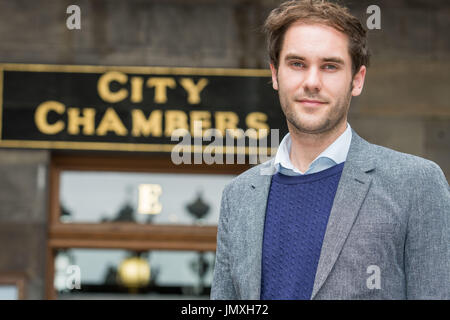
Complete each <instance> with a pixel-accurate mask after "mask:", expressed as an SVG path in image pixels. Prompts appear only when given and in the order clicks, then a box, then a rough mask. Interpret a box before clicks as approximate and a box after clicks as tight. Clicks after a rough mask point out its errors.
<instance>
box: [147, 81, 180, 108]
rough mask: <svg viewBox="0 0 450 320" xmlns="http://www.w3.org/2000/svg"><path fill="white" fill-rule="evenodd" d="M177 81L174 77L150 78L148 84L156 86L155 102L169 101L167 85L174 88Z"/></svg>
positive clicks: (151, 86)
mask: <svg viewBox="0 0 450 320" xmlns="http://www.w3.org/2000/svg"><path fill="white" fill-rule="evenodd" d="M176 85H177V84H176V82H175V80H174V79H173V78H148V80H147V86H148V87H150V88H153V87H154V88H155V97H154V101H155V103H166V102H167V87H169V88H171V89H174V88H175V87H176Z"/></svg>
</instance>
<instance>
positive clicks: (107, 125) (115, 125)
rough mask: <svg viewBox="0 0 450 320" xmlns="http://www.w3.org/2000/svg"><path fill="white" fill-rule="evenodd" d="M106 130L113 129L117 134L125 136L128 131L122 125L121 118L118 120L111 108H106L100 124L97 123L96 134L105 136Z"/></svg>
mask: <svg viewBox="0 0 450 320" xmlns="http://www.w3.org/2000/svg"><path fill="white" fill-rule="evenodd" d="M108 131H114V133H115V134H116V135H118V136H125V135H127V133H128V130H127V129H126V128H125V126H124V125H123V123H122V120H120V118H119V116H118V115H117V113H116V112H115V111H114V109H113V108H108V109H107V110H106V112H105V115H104V116H103V118H102V121H100V124H99V125H98V128H97V135H99V136H105V135H106V134H107V133H108Z"/></svg>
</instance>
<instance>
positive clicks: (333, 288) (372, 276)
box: [211, 131, 450, 299]
mask: <svg viewBox="0 0 450 320" xmlns="http://www.w3.org/2000/svg"><path fill="white" fill-rule="evenodd" d="M272 161H273V159H272V160H269V161H267V162H265V163H263V164H260V165H258V166H255V167H253V168H251V169H249V170H247V171H246V172H244V173H242V174H241V175H239V176H238V177H236V178H234V179H233V181H231V182H230V183H229V184H228V185H227V186H226V187H225V189H224V191H223V194H222V202H221V212H220V218H219V226H218V233H217V251H216V260H215V267H214V276H213V283H212V289H211V298H212V299H259V298H260V287H261V256H262V243H263V232H264V219H265V213H266V204H267V198H268V193H269V189H270V183H271V177H272V176H271V174H273V171H272V169H271V168H273V166H272ZM311 299H450V189H449V185H448V183H447V180H446V178H445V176H444V174H443V173H442V170H441V169H440V168H439V166H438V165H436V164H435V163H434V162H432V161H429V160H425V159H423V158H419V157H416V156H413V155H408V154H404V153H400V152H397V151H394V150H390V149H387V148H384V147H381V146H377V145H374V144H370V143H368V142H367V141H365V140H364V139H362V138H361V137H359V136H358V135H357V134H356V132H355V131H352V141H351V145H350V150H349V153H348V156H347V160H346V162H345V165H344V169H343V172H342V176H341V180H340V181H339V185H338V189H337V191H336V196H335V199H334V202H333V207H332V210H331V212H330V217H329V220H328V224H327V229H326V232H325V236H324V241H323V244H322V250H321V253H320V259H319V264H318V267H317V272H316V277H315V282H314V287H313V292H312V296H311Z"/></svg>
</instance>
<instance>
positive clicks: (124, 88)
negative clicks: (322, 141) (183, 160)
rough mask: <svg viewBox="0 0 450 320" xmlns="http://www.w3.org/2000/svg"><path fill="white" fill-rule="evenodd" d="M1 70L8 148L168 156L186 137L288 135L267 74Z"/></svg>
mask: <svg viewBox="0 0 450 320" xmlns="http://www.w3.org/2000/svg"><path fill="white" fill-rule="evenodd" d="M0 68H1V79H0V80H1V81H0V84H1V86H0V90H1V94H0V98H1V101H0V117H1V118H0V119H1V122H0V125H1V131H0V134H1V136H0V146H3V147H14V148H17V147H19V148H44V149H86V150H120V151H142V152H170V151H171V150H172V148H173V146H174V145H176V144H177V143H178V141H179V140H174V139H173V137H172V136H173V135H174V134H175V133H177V132H180V129H181V130H184V131H185V132H186V133H189V134H190V135H191V136H192V137H193V138H194V137H200V139H201V137H202V136H204V134H205V132H208V130H210V131H211V130H214V131H215V132H220V133H221V134H223V135H224V136H225V135H226V134H227V133H228V134H230V132H231V133H232V135H233V137H234V138H237V137H239V135H241V137H242V133H244V134H245V135H246V138H249V139H259V138H261V137H262V136H261V135H257V134H256V135H255V132H258V130H260V129H267V131H268V133H269V136H270V129H281V132H280V137H282V134H284V133H285V132H287V130H286V128H285V127H286V124H285V120H284V116H283V114H282V111H281V109H280V107H279V101H278V97H277V94H276V91H274V90H273V89H272V85H271V82H270V81H271V78H270V72H269V71H268V70H255V69H206V68H163V67H112V66H108V67H106V66H75V65H73V66H63V65H22V64H5V65H0ZM177 129H178V131H176V130H177ZM227 129H234V131H233V130H231V131H230V130H228V131H227ZM237 129H242V130H237ZM249 129H250V130H249ZM253 129H255V130H253ZM233 132H234V133H233ZM202 144H203V145H208V142H207V141H203V143H202Z"/></svg>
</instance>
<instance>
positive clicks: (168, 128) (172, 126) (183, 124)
mask: <svg viewBox="0 0 450 320" xmlns="http://www.w3.org/2000/svg"><path fill="white" fill-rule="evenodd" d="M165 117H166V125H165V130H164V134H165V136H166V137H170V136H171V135H172V132H173V131H174V130H176V129H179V128H181V129H186V130H188V122H187V115H186V113H184V112H183V111H178V110H168V111H166V113H165Z"/></svg>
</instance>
